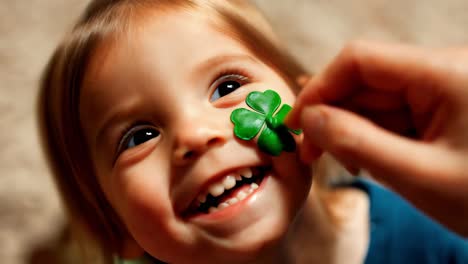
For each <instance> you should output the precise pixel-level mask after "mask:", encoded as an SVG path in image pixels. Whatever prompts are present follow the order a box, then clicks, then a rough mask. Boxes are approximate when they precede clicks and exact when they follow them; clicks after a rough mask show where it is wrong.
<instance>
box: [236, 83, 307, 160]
mask: <svg viewBox="0 0 468 264" xmlns="http://www.w3.org/2000/svg"><path fill="white" fill-rule="evenodd" d="M245 101H246V103H247V105H248V106H250V108H252V109H253V110H255V112H254V111H250V110H248V109H245V108H239V109H236V110H234V111H233V112H232V114H231V121H232V122H233V123H234V134H235V135H236V136H237V137H238V138H240V139H242V140H251V139H253V138H255V136H257V134H258V133H259V132H260V131H261V133H260V136H259V137H258V141H257V144H258V147H259V148H260V150H262V151H264V152H266V153H268V154H270V155H273V156H278V155H279V154H281V151H288V152H292V151H294V150H295V149H296V142H295V141H294V138H293V137H292V135H291V133H289V132H292V133H294V134H300V133H301V131H300V130H292V129H289V128H287V127H286V126H285V125H284V119H285V118H286V115H287V114H288V113H289V111H291V109H292V107H291V106H289V105H287V104H284V105H283V106H281V108H280V109H279V110H278V111H277V112H276V110H277V109H278V108H279V107H280V105H281V98H280V96H279V95H278V93H276V92H275V91H272V90H266V91H265V92H263V93H261V92H251V93H250V94H249V95H248V96H247V99H246V100H245Z"/></svg>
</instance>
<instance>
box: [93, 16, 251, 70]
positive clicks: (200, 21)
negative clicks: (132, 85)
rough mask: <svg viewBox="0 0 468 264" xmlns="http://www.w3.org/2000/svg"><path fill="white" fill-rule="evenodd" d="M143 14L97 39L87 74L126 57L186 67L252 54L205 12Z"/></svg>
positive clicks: (125, 59) (112, 64)
mask: <svg viewBox="0 0 468 264" xmlns="http://www.w3.org/2000/svg"><path fill="white" fill-rule="evenodd" d="M147 16H148V17H147V18H146V19H138V21H136V22H135V23H133V24H131V25H132V28H131V29H129V30H128V31H127V32H125V33H121V34H119V35H115V36H113V37H112V38H108V39H107V40H104V41H103V42H102V43H100V45H99V46H98V47H97V48H96V51H95V52H94V55H93V57H92V59H91V63H90V65H89V67H88V71H87V72H88V74H87V75H88V77H92V78H91V79H96V78H95V77H97V76H96V74H100V75H102V74H103V72H105V71H104V68H105V67H106V66H114V65H115V62H116V61H121V62H122V61H127V60H129V59H131V60H132V61H142V62H147V61H148V60H152V61H153V63H155V62H161V63H162V62H165V63H170V62H173V63H179V62H183V65H181V66H186V67H189V68H190V67H193V66H194V64H200V63H203V62H204V61H205V60H208V59H211V58H212V57H223V56H224V57H230V56H231V57H232V55H235V54H238V55H246V56H251V57H252V58H255V57H256V56H255V54H252V53H251V51H250V50H249V49H248V48H247V47H245V46H244V45H243V44H242V43H241V41H239V40H238V39H237V38H236V37H234V36H233V35H232V34H231V33H230V32H229V30H227V29H226V30H223V29H222V28H221V27H220V26H219V25H218V24H215V23H214V22H213V21H212V20H211V19H209V18H207V17H206V16H203V15H200V14H198V13H190V12H184V11H175V12H166V13H160V12H156V13H149V14H148V15H147ZM113 74H114V73H113ZM87 79H89V78H87Z"/></svg>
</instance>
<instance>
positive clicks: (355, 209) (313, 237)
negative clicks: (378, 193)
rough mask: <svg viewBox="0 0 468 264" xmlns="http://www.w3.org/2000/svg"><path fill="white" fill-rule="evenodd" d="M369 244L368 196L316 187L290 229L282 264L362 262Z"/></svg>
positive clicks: (351, 191) (350, 189)
mask: <svg viewBox="0 0 468 264" xmlns="http://www.w3.org/2000/svg"><path fill="white" fill-rule="evenodd" d="M368 241H369V201H368V196H367V194H365V193H363V192H362V191H360V190H357V189H352V188H340V189H327V190H324V189H320V187H319V188H317V187H316V186H315V187H313V188H312V191H311V193H310V195H309V198H308V199H307V202H306V204H305V206H304V208H303V210H302V212H301V213H300V214H299V215H298V217H297V219H296V221H295V223H294V225H292V227H291V231H290V234H289V235H288V239H287V240H286V241H285V245H286V246H284V247H283V248H284V249H283V251H282V252H283V255H284V256H285V258H283V260H286V261H284V262H281V263H298V264H302V263H326V264H335V263H363V262H364V258H365V255H366V253H367V247H368ZM270 263H274V262H270Z"/></svg>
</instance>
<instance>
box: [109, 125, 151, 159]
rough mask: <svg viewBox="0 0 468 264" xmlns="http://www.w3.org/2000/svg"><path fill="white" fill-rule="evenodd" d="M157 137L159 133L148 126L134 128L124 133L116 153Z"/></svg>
mask: <svg viewBox="0 0 468 264" xmlns="http://www.w3.org/2000/svg"><path fill="white" fill-rule="evenodd" d="M159 135H160V132H159V131H158V130H157V129H155V128H154V127H151V126H148V125H146V126H145V125H140V126H136V127H134V128H132V129H130V131H128V132H127V133H125V135H124V136H123V138H122V140H121V141H120V144H119V148H118V149H119V150H118V152H122V151H124V150H126V149H129V148H133V147H136V146H138V145H140V144H143V143H145V142H146V141H148V140H151V139H153V138H156V137H158V136H159Z"/></svg>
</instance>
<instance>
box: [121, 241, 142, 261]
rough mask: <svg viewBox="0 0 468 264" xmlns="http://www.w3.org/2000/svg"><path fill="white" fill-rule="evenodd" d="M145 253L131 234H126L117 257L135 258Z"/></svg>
mask: <svg viewBox="0 0 468 264" xmlns="http://www.w3.org/2000/svg"><path fill="white" fill-rule="evenodd" d="M144 254H145V251H144V250H143V248H141V247H140V245H139V244H138V243H137V242H136V241H135V239H133V237H131V236H127V237H126V238H125V239H124V240H123V241H122V244H121V246H120V250H119V257H120V258H123V259H137V258H141V257H142V256H143V255H144Z"/></svg>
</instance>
